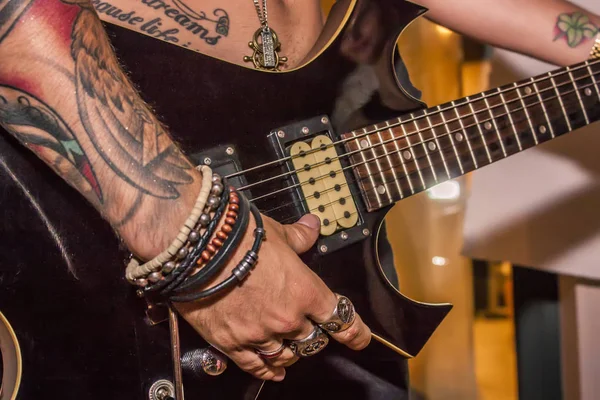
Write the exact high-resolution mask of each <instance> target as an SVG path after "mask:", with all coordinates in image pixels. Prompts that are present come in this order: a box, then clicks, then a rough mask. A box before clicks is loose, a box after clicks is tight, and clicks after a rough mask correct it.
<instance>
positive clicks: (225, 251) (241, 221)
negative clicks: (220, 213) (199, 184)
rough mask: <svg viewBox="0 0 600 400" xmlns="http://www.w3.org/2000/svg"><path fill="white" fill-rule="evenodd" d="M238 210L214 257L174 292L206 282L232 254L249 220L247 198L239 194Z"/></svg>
mask: <svg viewBox="0 0 600 400" xmlns="http://www.w3.org/2000/svg"><path fill="white" fill-rule="evenodd" d="M239 206H240V207H239V211H238V219H237V221H236V224H235V225H234V227H233V230H232V231H231V233H230V234H229V236H228V237H227V239H225V241H224V242H223V246H222V247H221V248H220V249H219V251H218V252H217V253H216V254H215V255H214V257H213V258H212V259H211V260H210V261H209V262H208V263H207V264H206V265H205V266H204V267H203V268H202V269H201V270H200V271H198V273H196V274H194V275H192V276H191V277H189V278H188V279H187V280H186V281H185V282H183V283H182V284H181V285H179V286H178V287H177V288H175V289H174V290H173V292H174V293H176V294H181V293H182V292H184V291H186V292H187V291H189V290H193V289H197V288H199V287H201V286H203V285H204V284H206V283H207V282H208V281H209V280H210V279H211V278H212V277H214V276H215V275H216V274H217V273H218V272H219V271H220V270H221V269H222V268H223V267H224V266H225V264H226V263H227V261H229V259H230V258H231V257H232V256H233V253H234V251H235V249H236V248H237V247H238V245H239V244H240V242H241V241H242V238H243V237H244V234H245V233H246V229H247V228H248V222H249V220H250V210H249V208H250V206H249V202H248V199H246V197H245V196H243V195H241V194H240V204H239Z"/></svg>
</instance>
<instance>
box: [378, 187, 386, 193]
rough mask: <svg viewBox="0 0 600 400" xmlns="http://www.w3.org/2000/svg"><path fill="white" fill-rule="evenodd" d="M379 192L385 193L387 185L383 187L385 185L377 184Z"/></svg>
mask: <svg viewBox="0 0 600 400" xmlns="http://www.w3.org/2000/svg"><path fill="white" fill-rule="evenodd" d="M377 193H379V194H384V193H385V187H383V185H379V186H377Z"/></svg>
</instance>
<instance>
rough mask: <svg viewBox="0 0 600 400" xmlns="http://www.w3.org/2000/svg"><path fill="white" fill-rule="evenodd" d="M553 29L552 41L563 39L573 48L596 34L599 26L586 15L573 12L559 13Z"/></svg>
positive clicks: (599, 28)
mask: <svg viewBox="0 0 600 400" xmlns="http://www.w3.org/2000/svg"><path fill="white" fill-rule="evenodd" d="M554 30H555V36H554V41H557V40H559V39H564V40H565V41H566V42H567V44H568V45H569V47H571V48H575V47H577V46H579V45H580V44H582V43H584V42H585V41H586V40H588V39H593V38H594V37H595V36H596V35H598V34H599V33H600V26H598V25H596V24H595V23H593V22H592V21H590V19H589V17H588V16H587V15H585V14H583V13H581V12H574V13H570V14H569V13H564V14H560V15H559V16H558V19H557V21H556V26H555V28H554Z"/></svg>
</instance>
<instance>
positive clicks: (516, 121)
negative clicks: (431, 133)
mask: <svg viewBox="0 0 600 400" xmlns="http://www.w3.org/2000/svg"><path fill="white" fill-rule="evenodd" d="M590 86H594V84H591V85H588V86H587V87H590ZM582 88H583V89H585V88H586V87H582ZM573 93H575V90H572V91H570V92H566V93H564V94H573ZM557 98H558V96H555V97H552V98H548V99H546V100H553V99H557ZM570 102H575V103H576V102H577V99H575V98H573V99H569V102H568V103H567V105H570ZM540 104H542V103H541V102H537V103H532V104H530V105H529V106H528V107H530V106H535V105H540ZM546 109H547V110H550V111H555V110H556V111H558V112H560V111H561V108H560V107H558V106H557V107H554V106H552V105H549V106H547V107H546ZM521 110H525V109H524V108H519V109H515V110H512V111H513V112H516V111H521ZM507 115H508V113H505V114H501V115H498V116H496V117H495V118H501V117H505V116H507ZM523 115H524V116H525V118H522V119H518V120H517V119H513V123H509V124H507V125H506V127H505V128H503V130H506V129H510V128H514V127H515V125H517V124H518V123H521V122H524V121H527V120H528V117H527V116H526V114H525V113H523ZM533 115H534V116H535V117H537V116H539V115H546V116H547V115H548V113H547V112H543V111H542V112H541V113H540V112H537V113H536V114H533ZM529 119H531V118H530V117H529ZM473 126H475V125H471V126H469V127H473ZM469 127H467V126H465V130H466V129H467V128H469ZM462 131H463V129H460V130H458V131H454V132H462ZM491 132H492V131H490V133H491ZM464 133H466V134H467V132H466V131H464ZM532 134H534V135H535V133H534V132H532ZM477 137H478V136H477ZM467 138H468V136H467ZM495 138H497V136H496V135H494V139H495ZM430 140H431V139H430ZM467 140H468V139H467ZM478 141H479V140H478ZM499 142H500V141H491V142H484V140H483V139H481V145H477V146H473V147H472V148H474V149H478V148H481V147H483V146H489V145H492V144H496V143H499ZM476 144H477V143H476ZM420 145H422V144H419V143H416V144H415V145H414V146H420ZM454 147H455V146H454V145H450V146H446V147H440V148H439V149H440V150H439V151H440V152H443V151H444V150H446V151H448V150H450V153H451V156H450V158H448V159H445V160H448V161H450V160H454V159H457V158H456V156H455V155H454V154H452V153H453V151H452V150H453V149H454ZM532 147H533V146H532ZM402 151H403V149H400V150H398V151H392V152H389V153H386V154H383V155H380V156H377V157H375V158H372V159H369V160H365V161H361V162H358V163H355V164H353V165H349V166H347V167H344V168H342V170H339V171H343V170H347V169H350V168H353V167H356V166H359V165H363V164H367V163H370V162H374V161H375V160H376V159H378V158H382V157H386V156H389V155H393V154H398V153H400V152H402ZM470 153H471V154H472V153H473V150H471V151H470ZM429 154H432V153H431V152H430V153H429ZM507 157H508V156H507ZM426 158H427V155H423V156H421V157H416V158H413V159H411V160H409V161H407V162H405V165H411V164H410V163H412V164H414V165H415V166H416V167H417V168H415V170H414V171H411V172H409V173H408V174H403V176H401V177H400V178H398V179H396V178H393V179H391V180H388V181H382V184H383V185H387V184H389V183H394V182H399V181H400V180H401V179H403V178H406V179H407V181H408V180H412V179H414V177H413V178H411V175H414V174H418V173H419V172H420V171H426V170H427V169H432V170H434V168H433V165H436V166H441V165H443V164H444V160H442V161H440V162H435V163H432V166H429V164H428V163H426V165H425V166H424V167H419V163H418V161H425V160H426ZM458 161H459V162H460V160H458ZM496 161H499V160H496ZM492 162H494V161H492ZM486 165H489V164H486ZM476 169H478V168H476ZM391 170H392V168H387V169H385V170H381V171H378V173H379V175H383V173H384V172H387V171H391ZM461 175H462V174H461ZM327 176H328V175H327ZM363 179H365V178H359V179H351V180H349V181H348V183H344V184H343V185H340V186H347V185H348V184H350V183H357V182H358V181H359V180H363ZM442 179H443V180H442V182H443V181H445V180H449V179H454V178H448V179H445V178H442ZM440 183H441V182H440ZM433 186H434V185H433ZM294 187H298V185H295V186H293V187H287V188H283V189H280V190H279V191H277V192H280V191H284V190H289V189H292V188H294ZM425 189H427V188H424V189H423V190H425ZM332 190H335V188H329V189H326V190H323V191H321V192H319V193H320V194H323V193H328V192H331V191H332ZM374 190H376V188H373V189H369V190H368V191H365V192H371V191H374ZM418 191H421V190H418ZM410 195H412V193H411V194H407V195H405V196H401V197H402V198H405V197H409V196H410ZM313 197H314V196H313V195H310V196H306V197H305V199H310V198H313ZM350 197H353V195H349V196H345V197H344V198H345V199H348V198H350ZM261 198H262V196H261V197H260V198H255V199H253V200H252V201H258V200H260V199H261ZM338 201H339V198H338V199H336V200H334V201H332V202H329V203H326V204H322V206H324V207H327V206H330V205H332V204H333V203H335V202H338ZM298 202H299V201H297V200H296V201H292V202H288V203H285V204H283V205H280V206H278V207H275V208H272V209H269V210H267V211H263V212H265V213H267V214H268V213H272V212H273V211H277V210H278V209H281V208H283V207H286V206H290V205H296V204H297V203H298ZM317 209H318V208H317ZM317 209H311V210H310V211H311V212H312V211H315V210H317Z"/></svg>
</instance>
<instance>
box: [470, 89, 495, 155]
mask: <svg viewBox="0 0 600 400" xmlns="http://www.w3.org/2000/svg"><path fill="white" fill-rule="evenodd" d="M465 98H466V99H467V101H469V109H470V110H471V113H472V114H473V118H474V119H475V124H476V125H477V130H478V131H479V136H481V141H482V142H483V144H484V147H485V154H487V157H488V160H489V162H490V164H491V163H492V156H491V154H490V149H489V148H488V146H487V142H486V141H485V136H484V135H483V130H482V129H481V124H480V123H479V119H478V118H477V114H475V110H474V109H473V104H472V103H471V99H470V98H469V96H467V97H465Z"/></svg>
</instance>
